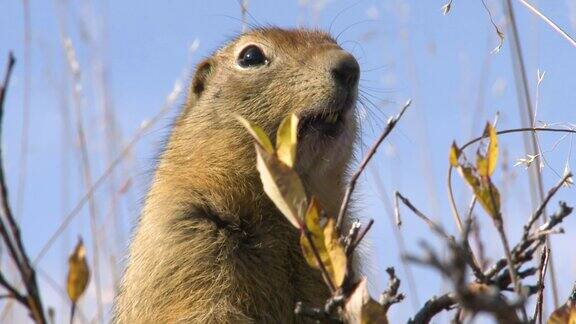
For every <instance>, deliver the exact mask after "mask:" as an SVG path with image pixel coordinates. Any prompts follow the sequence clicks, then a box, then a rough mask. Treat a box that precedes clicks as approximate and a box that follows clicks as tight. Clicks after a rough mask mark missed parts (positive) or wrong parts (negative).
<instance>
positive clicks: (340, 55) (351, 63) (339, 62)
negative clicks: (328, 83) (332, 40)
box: [330, 50, 360, 90]
mask: <svg viewBox="0 0 576 324" xmlns="http://www.w3.org/2000/svg"><path fill="white" fill-rule="evenodd" d="M330 73H331V74H332V77H333V78H334V81H336V83H338V84H339V85H340V86H342V87H345V88H347V89H349V90H351V89H353V88H354V87H356V86H357V85H358V79H359V78H360V66H359V65H358V62H357V61H356V59H355V58H354V56H352V55H351V54H350V53H348V52H346V51H343V50H337V51H334V52H333V53H332V54H331V57H330Z"/></svg>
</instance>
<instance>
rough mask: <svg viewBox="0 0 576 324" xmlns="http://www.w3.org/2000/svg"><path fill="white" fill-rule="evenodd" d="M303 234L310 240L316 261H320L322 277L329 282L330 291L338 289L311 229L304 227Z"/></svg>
mask: <svg viewBox="0 0 576 324" xmlns="http://www.w3.org/2000/svg"><path fill="white" fill-rule="evenodd" d="M302 234H304V237H305V238H306V240H307V241H308V244H309V245H310V248H311V250H312V254H313V255H314V258H315V259H316V263H318V266H319V267H320V272H322V277H324V280H325V281H326V284H328V288H330V292H332V293H334V292H335V291H336V288H337V287H336V286H335V285H334V283H333V282H332V279H331V278H330V274H329V273H328V270H327V269H326V266H324V262H322V258H321V257H320V253H319V252H318V248H317V247H316V245H314V240H313V239H312V234H310V231H308V230H307V229H306V228H302Z"/></svg>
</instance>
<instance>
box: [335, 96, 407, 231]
mask: <svg viewBox="0 0 576 324" xmlns="http://www.w3.org/2000/svg"><path fill="white" fill-rule="evenodd" d="M411 103H412V101H411V100H408V101H407V102H406V104H404V106H403V107H402V109H401V110H400V112H399V113H398V115H396V116H395V117H392V118H390V119H389V120H388V122H387V123H386V127H385V128H384V131H383V132H382V134H380V136H379V137H378V139H377V140H376V142H374V144H373V145H372V147H371V148H370V150H369V151H368V153H367V154H366V156H365V157H364V159H363V160H362V162H361V163H360V166H358V169H357V170H356V171H355V172H354V174H352V177H351V178H350V182H349V183H348V186H347V188H346V192H345V194H344V199H343V200H342V204H341V205H340V212H339V213H338V218H337V219H336V230H337V232H338V233H341V232H342V221H343V220H344V215H345V214H346V211H347V210H348V204H349V203H350V198H351V196H352V192H353V191H354V188H355V187H356V182H357V181H358V178H359V177H360V175H361V174H362V172H363V171H364V169H366V166H367V165H368V162H370V160H371V159H372V157H373V156H374V154H376V151H377V150H378V147H379V146H380V144H382V142H383V141H384V140H385V139H386V137H388V134H390V132H391V131H392V130H393V129H394V127H395V126H396V124H397V123H398V121H399V120H400V118H402V115H404V112H405V111H406V109H408V107H410V104H411Z"/></svg>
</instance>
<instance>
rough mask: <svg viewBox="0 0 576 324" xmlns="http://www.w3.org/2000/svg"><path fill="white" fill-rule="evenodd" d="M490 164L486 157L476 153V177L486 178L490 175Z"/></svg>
mask: <svg viewBox="0 0 576 324" xmlns="http://www.w3.org/2000/svg"><path fill="white" fill-rule="evenodd" d="M489 164H490V162H489V161H488V159H487V158H486V157H484V156H483V155H482V154H480V152H478V153H476V170H477V171H478V175H479V176H481V177H487V176H489V175H490V165H489Z"/></svg>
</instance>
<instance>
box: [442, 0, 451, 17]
mask: <svg viewBox="0 0 576 324" xmlns="http://www.w3.org/2000/svg"><path fill="white" fill-rule="evenodd" d="M450 9H452V0H450V1H448V2H447V3H446V4H445V5H443V6H442V14H443V15H447V14H448V13H449V12H450Z"/></svg>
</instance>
